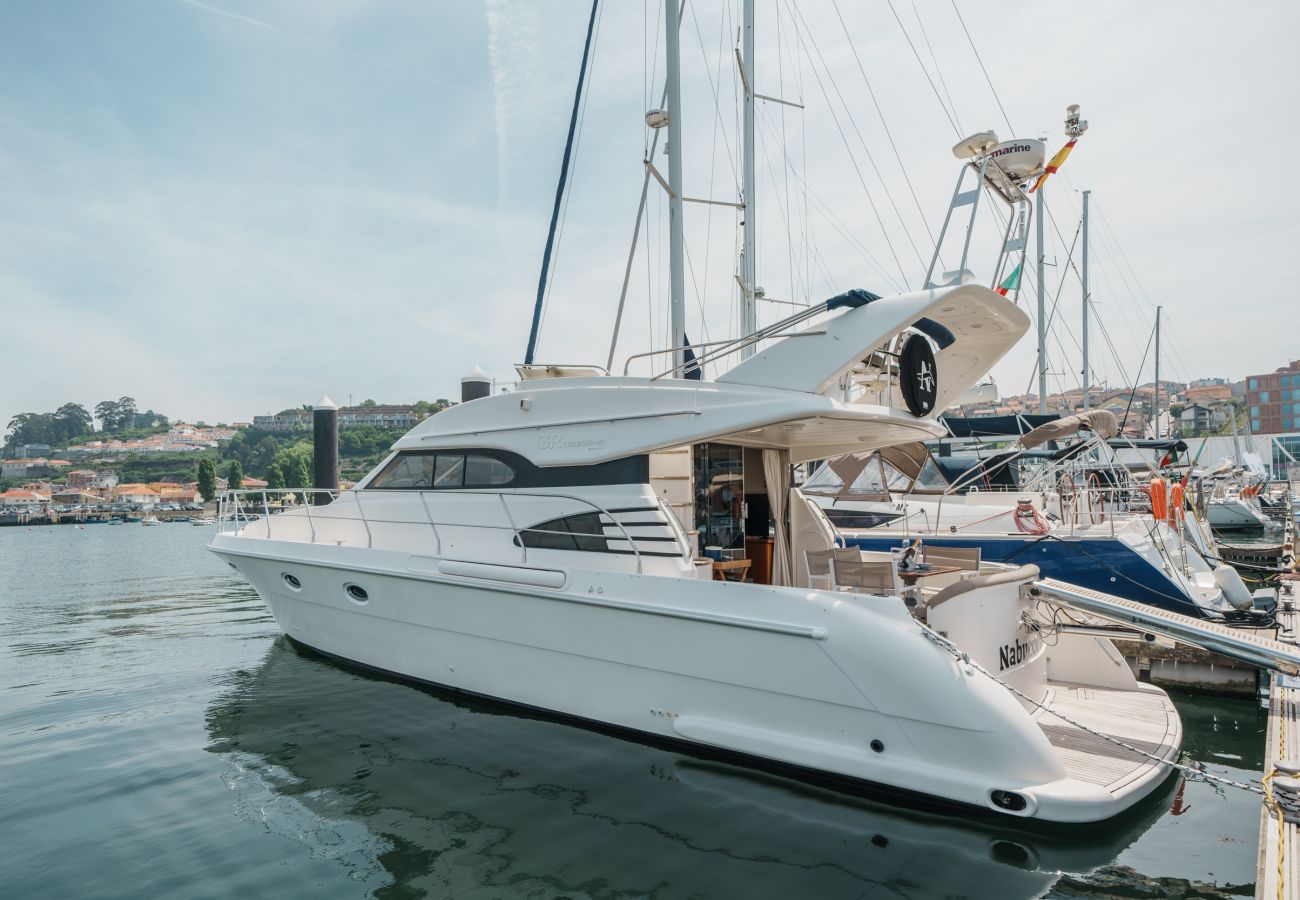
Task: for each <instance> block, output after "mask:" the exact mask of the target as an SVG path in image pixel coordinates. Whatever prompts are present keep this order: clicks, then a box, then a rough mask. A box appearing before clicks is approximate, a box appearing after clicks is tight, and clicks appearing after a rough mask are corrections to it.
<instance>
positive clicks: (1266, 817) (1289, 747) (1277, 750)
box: [1255, 675, 1300, 900]
mask: <svg viewBox="0 0 1300 900" xmlns="http://www.w3.org/2000/svg"><path fill="white" fill-rule="evenodd" d="M1279 762H1280V763H1283V764H1286V765H1290V766H1300V678H1295V677H1292V676H1287V675H1274V676H1273V681H1272V686H1271V689H1270V692H1269V709H1268V734H1267V737H1266V738H1265V743H1264V773H1265V774H1266V775H1267V774H1268V773H1269V772H1272V771H1273V769H1274V766H1275V765H1276V764H1277V763H1279ZM1255 896H1256V897H1257V898H1262V900H1287V898H1296V897H1300V826H1297V825H1296V823H1294V822H1287V821H1284V820H1283V821H1279V819H1278V816H1277V812H1276V810H1275V809H1274V805H1273V804H1272V803H1271V802H1270V801H1269V800H1267V799H1266V800H1265V801H1264V804H1263V811H1262V812H1261V814H1260V824H1259V872H1258V875H1257V877H1256V880H1255Z"/></svg>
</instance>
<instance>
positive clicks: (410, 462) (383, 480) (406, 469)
mask: <svg viewBox="0 0 1300 900" xmlns="http://www.w3.org/2000/svg"><path fill="white" fill-rule="evenodd" d="M435 459H436V457H435V456H434V455H433V454H432V453H419V454H416V453H404V454H402V455H400V456H398V457H397V458H395V459H394V460H393V461H392V462H390V463H389V464H388V465H387V466H386V467H385V468H384V470H383V471H382V472H380V473H379V474H378V475H376V476H375V477H374V480H372V481H371V482H370V484H369V485H368V486H369V487H372V488H384V489H386V490H420V489H427V488H429V487H430V486H432V484H433V465H434V460H435Z"/></svg>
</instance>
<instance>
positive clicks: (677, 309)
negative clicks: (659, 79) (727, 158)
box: [664, 0, 686, 378]
mask: <svg viewBox="0 0 1300 900" xmlns="http://www.w3.org/2000/svg"><path fill="white" fill-rule="evenodd" d="M664 11H665V15H664V21H665V22H668V23H670V24H669V26H668V28H666V29H665V32H666V35H667V40H666V45H667V60H666V62H667V66H666V68H667V70H668V72H667V74H668V147H667V150H668V251H669V252H668V259H669V288H668V292H669V300H670V308H671V311H672V330H673V333H672V347H673V371H674V374H675V375H676V376H677V377H678V378H680V377H682V375H683V374H684V368H685V365H686V353H685V351H684V350H683V348H684V347H685V346H686V270H685V249H684V245H683V232H682V90H681V54H680V45H679V41H678V29H677V28H675V27H673V25H672V23H675V22H676V21H677V0H664Z"/></svg>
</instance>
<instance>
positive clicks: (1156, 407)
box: [1151, 306, 1164, 439]
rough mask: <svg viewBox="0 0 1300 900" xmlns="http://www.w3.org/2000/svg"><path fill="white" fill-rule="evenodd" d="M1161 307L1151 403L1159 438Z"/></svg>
mask: <svg viewBox="0 0 1300 900" xmlns="http://www.w3.org/2000/svg"><path fill="white" fill-rule="evenodd" d="M1162 309H1164V307H1163V306H1157V307H1156V397H1155V402H1154V403H1152V407H1151V412H1152V414H1153V416H1154V418H1155V435H1156V438H1157V439H1158V438H1159V437H1160V310H1162Z"/></svg>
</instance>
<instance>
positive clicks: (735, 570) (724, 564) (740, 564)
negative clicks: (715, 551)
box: [713, 559, 753, 581]
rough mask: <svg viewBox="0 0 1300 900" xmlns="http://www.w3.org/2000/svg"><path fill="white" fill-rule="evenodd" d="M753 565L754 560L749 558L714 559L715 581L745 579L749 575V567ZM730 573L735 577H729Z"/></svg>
mask: <svg viewBox="0 0 1300 900" xmlns="http://www.w3.org/2000/svg"><path fill="white" fill-rule="evenodd" d="M751 565H753V560H749V559H722V560H714V561H713V580H714V581H744V580H745V579H746V576H748V575H749V567H750V566H751ZM729 574H732V575H735V578H728V577H727V576H728V575H729Z"/></svg>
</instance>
